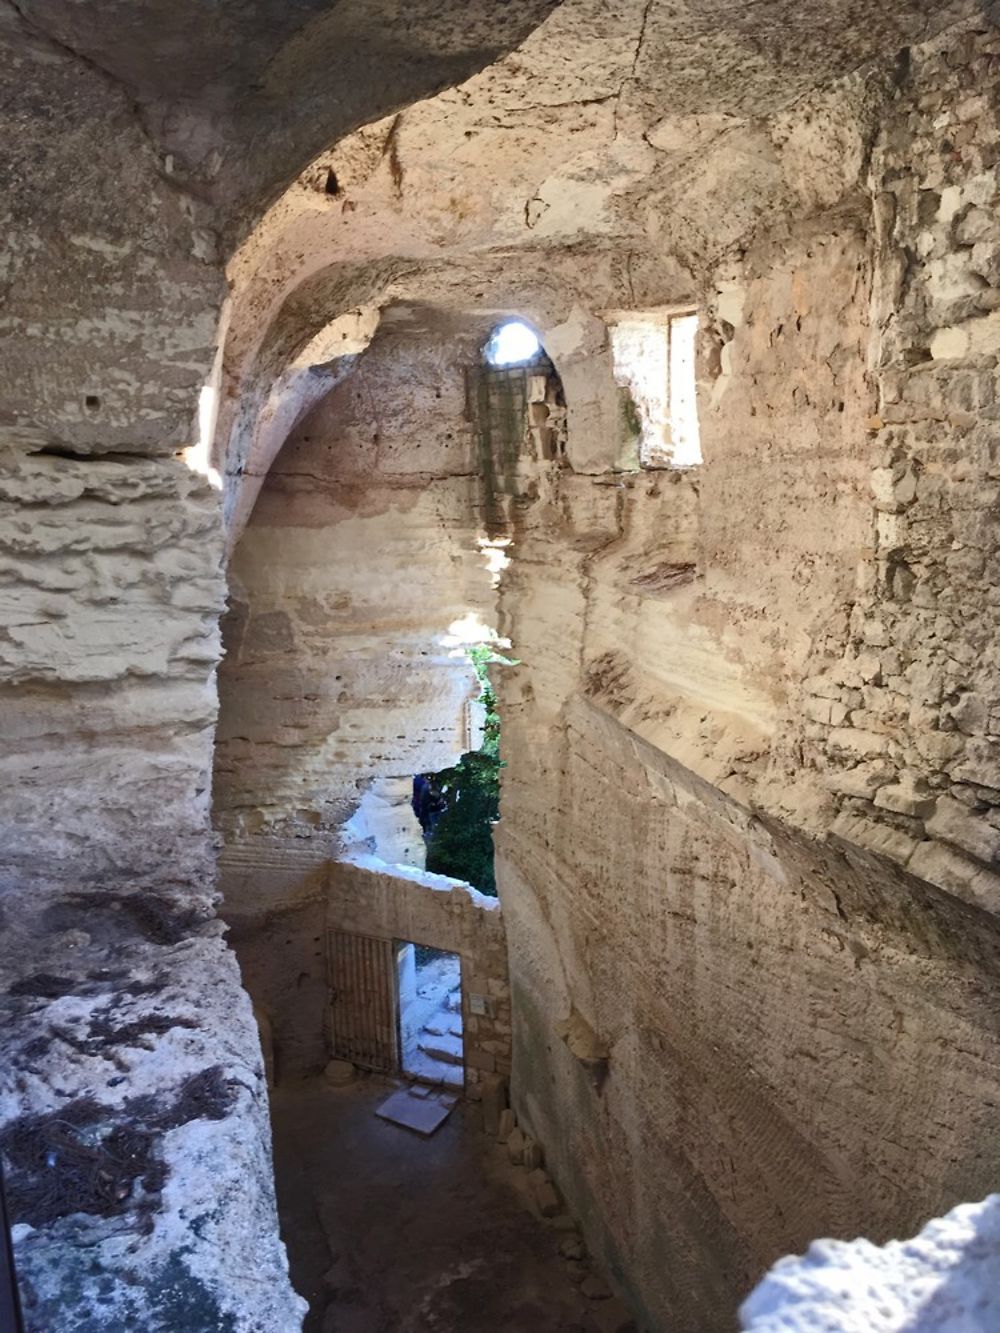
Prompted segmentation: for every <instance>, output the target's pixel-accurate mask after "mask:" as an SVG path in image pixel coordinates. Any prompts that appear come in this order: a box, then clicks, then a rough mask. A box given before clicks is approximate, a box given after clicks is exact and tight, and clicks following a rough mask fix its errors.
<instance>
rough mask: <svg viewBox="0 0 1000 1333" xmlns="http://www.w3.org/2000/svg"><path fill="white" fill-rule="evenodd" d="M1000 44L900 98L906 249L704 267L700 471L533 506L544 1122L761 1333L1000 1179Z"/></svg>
mask: <svg viewBox="0 0 1000 1333" xmlns="http://www.w3.org/2000/svg"><path fill="white" fill-rule="evenodd" d="M993 40H994V38H993V37H992V36H990V35H988V34H984V33H981V32H980V33H976V32H972V33H953V34H951V36H950V37H949V39H948V40H947V42H943V43H942V44H941V45H939V46H935V45H934V44H929V45H928V46H927V47H926V48H920V49H919V50H917V51H915V52H914V53H913V58H912V62H911V64H910V65H909V66H908V67H904V68H903V69H902V70H901V71H900V72H899V74H898V82H897V86H896V90H895V91H894V92H893V93H892V96H891V99H890V109H889V110H888V111H887V114H886V117H885V122H884V125H883V128H882V132H881V134H880V135H879V137H878V138H877V140H876V141H875V144H874V151H873V157H872V170H873V174H874V178H875V182H876V199H875V204H874V208H875V216H876V217H877V218H878V219H880V220H879V221H878V223H877V231H876V233H875V238H874V242H873V240H872V238H871V234H870V229H869V225H868V221H867V207H868V205H867V204H866V203H865V201H864V199H863V198H861V197H858V196H852V197H849V198H847V199H845V200H844V201H843V202H842V205H841V208H840V209H839V210H838V211H837V212H836V213H835V214H833V215H831V214H827V215H825V216H823V217H821V218H817V219H816V220H815V221H814V222H812V223H806V222H801V221H800V222H799V223H797V224H795V225H793V226H790V227H789V226H785V225H782V226H778V227H776V229H775V231H774V233H773V234H772V235H770V236H769V235H767V234H766V233H765V232H762V233H761V234H759V235H758V238H757V240H756V241H755V243H754V244H753V245H751V246H749V247H748V248H747V249H746V250H745V252H744V254H743V255H742V256H741V257H740V258H739V260H738V261H727V262H725V263H723V264H721V265H719V266H717V267H713V268H712V269H711V270H709V271H707V272H705V273H704V275H703V283H704V291H705V296H704V307H703V308H705V309H706V310H707V312H708V316H709V317H708V319H706V321H705V325H706V327H705V329H704V336H703V339H702V345H701V357H702V365H701V371H700V374H701V380H702V393H701V398H700V411H701V424H702V432H703V446H704V456H705V461H704V463H703V464H702V466H701V467H700V468H699V469H696V470H693V471H692V472H689V473H685V474H683V475H676V474H669V473H663V474H660V473H648V474H640V475H638V476H635V477H622V476H616V475H614V474H611V473H610V472H609V473H608V475H606V476H603V477H602V476H599V475H595V476H591V477H588V478H582V477H580V476H572V477H571V476H566V475H561V474H558V473H555V472H552V471H550V472H547V473H545V474H544V475H542V476H540V477H539V478H538V479H537V481H536V490H537V494H538V497H539V498H538V501H537V503H535V504H532V503H531V501H530V499H528V500H526V502H525V503H523V504H522V505H521V506H520V507H516V508H515V509H514V510H513V511H512V512H513V514H514V528H513V532H512V536H513V544H512V548H511V549H512V551H513V552H514V553H515V559H514V561H513V563H512V566H511V568H510V570H509V571H508V572H507V575H506V578H505V582H504V584H503V588H502V603H501V604H502V610H503V613H504V614H503V619H502V628H503V629H504V630H505V632H507V633H509V634H511V636H512V638H513V640H514V651H515V652H516V654H517V656H518V658H519V659H520V661H521V662H522V666H521V667H520V668H519V669H518V671H517V672H516V673H509V674H505V673H498V681H499V685H500V690H501V708H502V712H503V716H504V719H505V731H504V738H503V744H504V753H505V757H506V758H507V759H508V760H509V768H508V770H506V772H505V781H504V792H503V800H502V820H501V825H500V829H499V831H498V845H499V849H500V852H499V855H500V862H499V878H498V882H499V884H500V893H501V899H502V902H503V905H504V912H505V919H506V923H507V930H508V936H509V940H510V953H511V972H512V989H513V996H514V1013H515V1033H514V1036H515V1048H514V1049H515V1055H514V1085H515V1099H516V1102H517V1109H518V1113H519V1116H521V1118H522V1119H523V1120H524V1121H525V1122H526V1123H527V1124H528V1125H529V1126H530V1128H531V1130H532V1132H533V1133H534V1134H535V1135H536V1136H537V1137H538V1138H539V1139H540V1140H541V1141H542V1142H544V1144H545V1146H546V1150H547V1152H548V1154H549V1158H550V1160H551V1161H552V1164H553V1170H554V1174H555V1175H556V1178H557V1179H558V1181H559V1183H560V1185H561V1186H562V1188H563V1189H564V1190H565V1192H566V1193H567V1196H568V1198H569V1200H570V1203H571V1205H572V1207H573V1208H574V1209H575V1210H576V1211H577V1212H578V1213H579V1214H580V1215H581V1217H582V1218H583V1219H584V1221H585V1225H586V1227H587V1229H588V1232H589V1234H590V1237H591V1240H592V1243H593V1245H594V1247H595V1248H596V1249H597V1250H598V1251H599V1252H602V1253H603V1254H604V1255H605V1257H606V1259H607V1261H608V1263H609V1265H610V1267H611V1268H612V1270H613V1271H616V1272H617V1273H618V1275H619V1277H620V1279H621V1280H622V1282H623V1284H624V1286H625V1288H626V1290H627V1291H628V1293H629V1295H630V1297H631V1298H632V1299H633V1301H635V1302H636V1303H637V1305H638V1307H639V1308H640V1309H641V1310H642V1311H643V1312H644V1314H645V1316H646V1317H647V1318H648V1320H649V1321H650V1323H651V1325H652V1326H653V1327H667V1326H671V1325H673V1324H677V1325H678V1326H681V1327H691V1328H699V1329H706V1330H707V1329H715V1328H719V1329H724V1328H728V1327H730V1326H731V1321H732V1312H733V1309H734V1308H735V1306H736V1304H737V1303H738V1299H739V1297H740V1295H741V1294H743V1293H745V1292H746V1291H747V1290H748V1289H749V1287H750V1285H751V1284H752V1283H753V1282H754V1281H755V1280H756V1279H757V1277H758V1276H759V1275H760V1273H761V1272H762V1270H763V1269H764V1267H766V1266H767V1265H768V1264H769V1263H770V1262H772V1261H773V1260H774V1259H775V1258H776V1257H777V1256H778V1255H779V1254H780V1253H782V1252H784V1251H786V1250H801V1249H803V1248H804V1247H805V1245H806V1244H807V1243H808V1241H809V1239H810V1238H812V1237H813V1236H816V1235H842V1236H845V1237H846V1236H855V1235H858V1234H863V1235H867V1236H870V1237H872V1238H873V1239H875V1240H877V1241H881V1240H885V1239H887V1238H888V1237H889V1236H892V1235H899V1234H907V1233H908V1232H910V1231H913V1230H915V1229H916V1228H917V1227H919V1226H920V1225H921V1224H922V1223H923V1221H924V1220H925V1219H926V1218H927V1217H928V1216H931V1215H933V1214H935V1213H937V1212H940V1211H943V1210H944V1209H946V1208H948V1207H951V1206H952V1205H954V1204H955V1203H957V1202H959V1201H960V1200H962V1199H963V1198H968V1197H973V1198H975V1197H980V1196H982V1194H984V1193H985V1192H986V1191H987V1190H988V1189H989V1188H990V1187H991V1185H992V1184H993V1183H994V1182H995V1179H996V1173H997V1167H998V1163H997V1161H996V1158H995V1155H994V1154H993V1152H992V1150H991V1149H990V1147H989V1146H988V1145H989V1140H990V1132H989V1129H988V1125H989V1123H990V1117H991V1105H992V1099H993V1094H992V1092H991V1090H990V1088H991V1083H992V1074H991V1072H990V1071H991V1070H992V1069H993V1068H994V1067H995V1061H996V1047H995V1037H994V1031H995V1023H996V1005H995V999H994V998H993V997H994V994H995V978H996V967H997V962H998V955H997V951H996V950H997V943H998V935H997V924H996V918H995V916H994V915H993V913H992V911H989V910H984V909H988V908H992V906H993V905H994V903H993V898H992V896H991V895H992V888H991V885H992V877H991V872H990V870H989V868H988V867H989V864H990V861H991V858H992V851H991V844H990V841H989V840H990V837H991V834H990V829H991V827H992V818H991V810H992V806H991V792H990V786H991V784H990V782H989V780H988V778H989V775H990V773H991V772H994V770H993V769H991V768H990V763H991V755H992V751H991V750H990V745H991V744H992V743H991V742H990V740H989V731H988V727H989V723H988V717H989V708H990V705H989V693H988V687H987V686H985V685H984V684H982V681H983V680H984V679H985V675H981V674H980V673H981V672H982V673H988V671H989V662H990V660H991V658H990V653H991V651H992V647H991V645H992V637H993V636H992V632H991V630H989V629H988V628H987V626H988V625H989V624H990V623H991V621H990V617H989V611H988V607H989V591H988V586H987V582H988V575H987V573H986V570H987V569H988V561H989V550H990V549H991V548H990V545H989V543H990V537H989V535H988V532H989V528H988V525H987V524H986V523H985V522H984V517H983V516H984V514H985V512H987V511H988V509H989V506H990V505H991V504H992V503H993V496H992V490H991V474H990V472H989V467H990V464H989V462H988V460H989V457H990V452H991V448H992V446H991V444H990V443H989V441H990V440H991V439H992V435H993V433H994V430H993V424H992V416H991V403H992V398H991V396H990V395H991V394H992V390H991V389H990V388H989V384H991V383H992V376H993V374H994V373H995V366H994V364H993V363H994V360H995V358H993V357H992V354H991V353H990V351H989V348H988V347H987V346H986V345H985V344H982V343H977V342H976V341H975V339H976V338H980V337H985V336H986V335H985V329H986V327H987V325H986V324H984V322H983V321H988V319H989V315H988V313H987V308H988V307H989V306H990V305H991V302H992V298H991V296H990V295H989V279H988V278H987V277H982V278H981V281H977V280H974V279H973V278H972V277H971V276H970V273H971V272H972V270H973V267H974V266H976V265H978V266H979V267H980V268H982V267H984V266H985V265H986V263H987V256H988V246H989V242H988V240H987V239H985V238H984V239H983V240H980V239H978V237H977V238H975V239H973V237H972V233H971V232H969V233H968V235H967V236H966V233H964V232H962V233H961V235H962V236H966V239H965V240H961V239H960V238H959V232H958V230H956V229H957V228H959V222H958V219H959V218H960V217H961V218H966V219H969V218H971V219H972V221H971V222H968V223H967V226H969V227H971V228H973V229H974V230H975V229H976V228H979V227H985V226H986V224H985V222H984V221H982V219H978V220H977V217H976V215H975V214H974V213H973V212H972V209H971V208H967V206H968V205H970V204H972V203H973V202H974V196H975V197H978V196H976V191H984V192H985V193H989V192H990V190H991V189H992V186H991V185H990V184H989V181H990V180H991V179H992V177H991V175H990V174H989V173H990V172H991V171H992V167H988V168H987V167H984V165H983V162H984V158H983V154H984V152H985V149H984V148H983V147H981V146H980V144H981V142H985V140H986V139H988V138H989V136H990V134H991V131H990V128H989V126H990V124H991V123H992V122H991V121H990V120H989V114H990V113H988V112H987V111H985V110H984V109H983V108H980V110H982V111H983V119H982V120H980V119H979V118H978V117H976V118H975V124H976V128H972V119H973V118H972V109H971V107H970V109H969V111H968V112H964V111H961V110H960V107H961V104H962V99H961V97H960V95H959V92H958V88H959V86H965V87H968V86H970V85H971V84H973V83H975V82H976V80H977V79H981V77H982V75H981V74H979V75H975V74H973V72H972V71H973V70H974V69H981V67H982V62H983V61H985V60H987V59H988V58H990V49H991V42H992V41H993ZM945 69H947V71H948V73H945V72H944V71H945ZM932 88H933V90H934V91H933V92H932V91H931V89H932ZM939 89H940V90H941V91H940V93H939V91H938V90H939ZM945 104H946V105H947V118H948V126H949V133H950V132H951V129H952V128H953V129H955V131H956V132H959V138H960V140H961V142H960V143H958V144H955V143H954V141H953V139H952V138H948V137H947V136H945V139H941V138H940V137H939V136H940V135H941V134H943V133H944V131H943V130H942V129H941V124H942V123H943V121H942V117H943V116H944V114H945V112H944V106H945ZM964 115H968V116H969V119H967V120H963V119H962V116H964ZM925 117H926V119H925ZM980 124H982V127H983V128H982V131H981V133H982V135H983V136H984V137H983V140H982V141H981V140H980V138H979V135H980V129H979V128H978V126H979V125H980ZM962 125H967V126H969V128H968V129H966V130H965V131H960V127H961V126H962ZM918 126H919V127H920V128H919V133H918V137H917V144H918V152H917V154H916V156H915V157H914V158H913V160H912V162H911V160H910V158H909V156H908V147H909V143H910V139H909V136H910V135H911V134H913V133H915V132H917V127H918ZM904 127H905V128H904ZM922 136H925V137H922ZM945 142H946V143H947V146H942V145H943V144H945ZM922 143H923V144H925V149H924V150H920V149H919V145H920V144H922ZM922 152H924V153H926V156H924V155H922ZM984 172H985V173H986V174H985V177H984ZM883 185H885V187H886V191H885V192H886V193H888V194H890V195H891V196H892V198H891V199H886V198H885V197H884V194H883V193H882V188H883ZM921 191H923V195H921ZM949 191H950V193H949ZM966 191H970V192H971V193H969V194H968V196H967V194H966ZM939 195H940V196H941V198H940V199H939V198H938V196H939ZM984 197H985V195H984ZM991 197H992V196H991ZM921 199H922V202H921ZM921 209H922V210H923V211H922V212H921ZM952 209H953V210H954V211H950V210H952ZM942 210H943V213H944V216H943V217H942ZM965 210H967V211H965ZM977 245H978V246H979V247H980V248H979V250H978V251H977V250H976V246H977ZM918 258H920V259H926V262H925V264H924V266H923V268H922V269H921V268H918V267H917V259H918ZM977 271H978V270H977ZM893 275H895V276H893ZM952 283H954V284H956V288H951V287H949V286H948V284H952ZM942 284H943V285H944V287H945V290H947V291H951V292H952V295H951V296H949V297H948V298H947V300H946V299H945V296H944V295H943V294H942V291H941V286H942ZM920 349H923V350H920ZM970 394H972V395H973V397H971V398H970V397H969V395H970ZM928 395H930V396H928ZM976 395H978V396H976ZM610 457H611V449H610V446H609V453H608V458H609V462H610ZM922 488H923V489H922ZM922 497H926V498H925V499H924V498H922ZM647 552H651V553H652V558H649V557H648V556H647ZM904 567H905V568H904ZM907 571H909V572H907ZM914 571H915V572H914ZM893 589H895V590H896V591H895V592H894V591H893ZM984 608H985V609H984ZM873 625H875V626H876V627H875V628H872V626H873ZM878 626H881V628H878ZM866 635H867V638H866ZM873 636H874V637H873ZM847 663H849V664H850V668H849V673H850V674H849V678H848V677H847V676H845V675H843V674H842V673H844V672H845V671H846V670H848V668H847V667H846V666H845V664H847ZM932 667H933V671H932ZM929 673H930V674H929ZM934 673H936V674H934ZM928 682H930V683H929V684H928ZM834 686H835V687H836V688H834ZM927 689H932V690H933V691H936V693H935V696H934V697H935V703H934V706H933V707H932V706H930V704H928V703H926V702H925V703H923V704H917V702H916V701H915V695H914V690H918V691H926V690H927ZM953 715H954V718H953V720H952V721H948V720H946V718H951V717H952V716H953ZM921 755H922V756H923V758H922V759H921V760H920V763H919V764H918V762H917V758H916V756H921ZM968 755H975V756H977V758H978V760H979V762H981V764H982V765H983V767H981V768H979V769H978V770H976V771H977V772H978V780H977V778H975V777H974V776H973V770H972V768H969V767H968V766H967V765H968V762H969V761H968V759H967V758H966V757H965V756H968ZM908 766H909V769H911V770H912V771H911V772H910V776H906V770H907V769H908ZM851 775H853V782H854V783H855V784H856V785H855V786H851V785H850V784H851V781H852V776H851ZM869 779H871V781H870V782H869V785H868V786H867V787H866V786H865V785H864V781H868V780H869ZM863 780H864V781H863ZM872 783H874V785H872ZM879 792H881V797H879V796H878V793H879ZM963 840H964V842H963ZM960 844H961V845H963V846H964V852H963V856H964V857H965V860H963V861H961V862H959V860H958V859H957V856H958V852H957V848H958V846H959V845H960ZM863 848H864V849H869V850H864V851H863V850H862V849H863ZM871 850H874V851H876V852H877V853H878V855H872V854H871ZM898 862H903V863H905V864H906V865H907V866H908V867H909V869H910V870H911V871H913V872H916V874H915V875H910V874H906V873H902V872H901V871H900V870H899V869H898V868H897V865H896V864H895V863H898ZM917 876H919V877H917ZM574 1014H576V1015H578V1016H579V1017H580V1018H582V1020H583V1021H584V1022H585V1023H586V1024H587V1025H588V1026H589V1028H590V1029H592V1030H593V1032H594V1034H595V1039H596V1040H597V1042H598V1043H599V1044H600V1045H601V1046H602V1047H604V1048H606V1049H607V1051H608V1052H609V1060H608V1065H609V1072H608V1076H607V1079H606V1081H605V1082H604V1084H603V1088H602V1090H600V1091H598V1090H597V1089H595V1087H594V1084H593V1080H592V1079H591V1078H590V1077H589V1076H588V1071H587V1070H586V1069H585V1068H584V1067H583V1066H582V1065H581V1064H580V1062H579V1061H578V1060H577V1059H576V1057H575V1056H574V1055H573V1054H572V1052H571V1051H570V1049H569V1048H568V1046H567V1045H566V1043H565V1042H564V1041H563V1039H562V1036H561V1033H563V1032H564V1031H565V1030H566V1024H567V1023H568V1021H569V1020H570V1018H571V1016H572V1015H574ZM930 1051H933V1052H934V1056H933V1057H932V1058H929V1056H928V1052H930ZM550 1074H551V1075H554V1079H555V1082H554V1083H553V1082H552V1081H551V1079H550V1077H549V1075H550ZM918 1158H919V1160H920V1163H921V1167H920V1170H919V1172H914V1170H913V1167H912V1164H913V1162H914V1160H916V1159H918Z"/></svg>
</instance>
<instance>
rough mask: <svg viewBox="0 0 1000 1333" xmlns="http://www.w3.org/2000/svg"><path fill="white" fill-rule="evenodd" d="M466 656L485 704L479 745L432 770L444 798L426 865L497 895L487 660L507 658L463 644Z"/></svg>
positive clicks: (495, 716)
mask: <svg viewBox="0 0 1000 1333" xmlns="http://www.w3.org/2000/svg"><path fill="white" fill-rule="evenodd" d="M468 654H469V660H470V661H471V663H472V666H473V669H474V670H475V673H476V678H477V680H478V681H479V686H480V691H481V693H480V698H481V699H482V701H483V704H484V705H485V708H486V719H485V725H484V727H483V744H482V746H481V748H480V749H479V750H470V751H469V752H468V753H467V754H463V755H462V757H461V759H460V760H459V761H458V763H457V764H456V765H455V767H454V768H447V769H445V770H444V771H443V772H441V773H439V774H438V775H437V781H438V785H439V786H440V788H441V790H442V791H443V792H444V793H445V794H446V796H447V798H448V809H447V810H446V811H445V812H444V814H443V815H442V816H441V818H440V819H439V820H438V822H437V824H436V825H435V828H434V832H433V833H432V834H431V835H430V837H429V838H428V841H427V869H428V870H432V871H434V873H435V874H438V875H451V876H452V877H453V878H455V879H464V880H465V881H466V882H467V883H469V884H472V885H473V886H474V887H475V888H477V889H479V891H480V893H486V894H489V895H490V896H491V897H494V898H495V897H496V892H497V886H496V877H495V875H494V872H493V824H494V823H495V822H496V820H497V819H499V817H500V770H501V768H503V766H504V764H503V760H502V759H501V758H500V715H499V713H498V712H497V697H496V693H495V692H494V690H493V686H492V685H491V684H490V681H489V676H488V675H487V667H488V665H489V663H490V662H504V663H507V664H510V663H509V659H508V658H504V657H499V656H498V655H497V654H496V653H494V652H493V650H492V649H491V648H490V647H489V645H488V644H476V645H475V646H474V647H472V648H470V649H468Z"/></svg>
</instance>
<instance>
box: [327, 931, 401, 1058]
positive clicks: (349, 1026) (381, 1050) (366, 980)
mask: <svg viewBox="0 0 1000 1333" xmlns="http://www.w3.org/2000/svg"><path fill="white" fill-rule="evenodd" d="M327 960H328V969H329V974H328V975H329V983H330V1026H331V1030H332V1031H331V1037H332V1046H333V1053H334V1055H335V1056H337V1057H338V1058H339V1059H341V1060H350V1061H351V1063H352V1064H355V1065H360V1066H361V1067H362V1068H363V1069H381V1070H388V1071H390V1072H391V1071H395V1070H396V1069H397V1068H398V1067H399V1047H398V1024H397V1022H396V967H395V951H394V949H393V947H392V941H391V940H380V939H377V938H375V937H373V936H371V935H352V934H349V933H348V932H347V931H344V930H331V931H330V932H329V934H328V936H327Z"/></svg>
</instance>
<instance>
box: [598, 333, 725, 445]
mask: <svg viewBox="0 0 1000 1333" xmlns="http://www.w3.org/2000/svg"><path fill="white" fill-rule="evenodd" d="M697 332H698V312H697V311H695V310H680V311H673V312H668V311H664V310H651V311H628V312H623V313H621V314H620V315H616V316H614V317H613V319H612V321H611V323H610V335H611V351H612V356H613V358H614V375H615V381H616V383H617V384H618V385H619V386H620V387H621V388H622V389H624V390H626V391H627V393H628V395H629V398H630V400H631V401H630V404H629V405H628V407H627V417H628V419H629V420H630V421H631V422H632V423H633V425H634V427H635V429H636V431H637V434H638V454H639V463H640V465H641V466H642V467H647V468H667V467H675V468H680V467H693V466H695V465H696V464H698V463H700V462H701V461H702V460H701V442H700V439H699V435H698V401H697V388H696V382H695V350H696V335H697Z"/></svg>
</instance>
